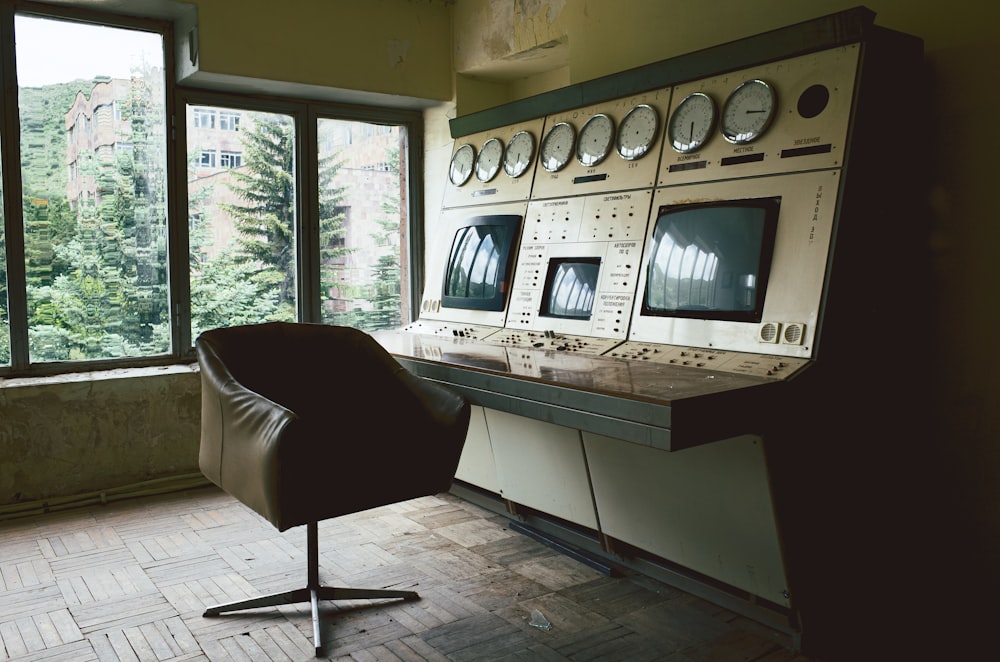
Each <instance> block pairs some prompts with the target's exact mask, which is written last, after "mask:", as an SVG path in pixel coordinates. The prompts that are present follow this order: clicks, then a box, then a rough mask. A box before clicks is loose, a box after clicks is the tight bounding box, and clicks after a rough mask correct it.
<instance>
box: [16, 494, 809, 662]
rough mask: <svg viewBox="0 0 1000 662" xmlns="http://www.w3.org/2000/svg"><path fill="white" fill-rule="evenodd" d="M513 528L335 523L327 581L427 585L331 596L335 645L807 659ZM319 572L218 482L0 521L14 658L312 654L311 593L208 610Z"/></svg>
mask: <svg viewBox="0 0 1000 662" xmlns="http://www.w3.org/2000/svg"><path fill="white" fill-rule="evenodd" d="M508 524H509V522H508V520H506V519H505V518H503V517H501V516H498V515H496V514H494V513H491V512H489V511H487V510H484V509H482V508H480V507H478V506H476V505H474V504H471V503H469V502H466V501H464V500H462V499H460V498H458V497H456V496H454V495H452V494H441V495H438V496H435V497H427V498H422V499H416V500H413V501H408V502H405V503H401V504H396V505H394V506H389V507H384V508H378V509H375V510H371V511H368V512H365V513H359V514H356V515H350V516H346V517H342V518H338V519H335V520H327V521H325V522H321V523H320V527H319V530H320V579H321V581H322V582H323V583H324V584H327V585H337V586H356V587H371V588H376V587H396V588H401V589H412V590H416V591H418V592H419V593H420V599H419V600H416V601H411V602H398V601H397V602H381V603H373V602H361V601H358V602H353V603H332V602H324V603H321V605H322V606H321V610H322V614H323V624H322V628H323V638H324V641H325V642H326V650H325V655H326V657H327V658H328V659H333V660H356V661H358V662H362V661H368V660H374V661H383V660H385V661H388V660H392V661H396V660H453V661H473V660H511V661H513V660H543V661H548V660H604V661H606V660H614V661H617V660H628V661H629V662H633V661H640V660H666V661H668V662H701V661H704V662H707V661H711V662H727V661H729V660H741V661H746V660H760V661H764V662H786V661H795V662H807V658H805V657H802V656H800V655H795V654H794V653H792V652H791V651H789V650H788V649H787V648H785V642H784V639H783V638H782V637H781V636H779V635H778V634H777V633H775V632H772V631H770V630H769V629H767V628H765V627H763V626H761V625H760V624H757V623H755V622H753V621H749V620H747V619H744V618H742V617H739V616H737V615H736V614H733V613H730V612H727V611H726V610H724V609H721V608H719V607H717V606H714V605H712V604H710V603H708V602H705V601H703V600H701V599H699V598H696V597H694V596H691V595H688V594H686V593H683V592H681V591H679V590H676V589H674V588H671V587H668V586H666V585H663V584H660V583H658V582H656V581H654V580H652V579H649V578H647V577H644V576H631V575H626V576H625V577H608V576H606V575H604V574H602V573H600V572H597V571H596V570H594V569H592V568H590V567H589V566H587V565H585V564H582V563H579V562H578V561H575V560H573V559H572V558H570V557H567V556H564V555H562V554H560V553H558V552H556V551H553V550H552V549H550V548H549V547H547V546H545V545H543V544H541V543H539V542H537V541H535V540H533V539H532V538H530V537H527V536H525V535H522V534H520V533H517V532H514V531H511V530H510V529H509V528H508V526H507V525H508ZM305 573H306V569H305V530H304V527H297V528H296V529H292V530H290V531H287V532H285V533H284V534H280V533H278V532H277V531H275V530H274V529H273V528H272V527H271V526H270V525H269V524H268V523H266V522H265V521H264V520H262V519H261V518H259V517H258V516H257V515H256V514H254V513H252V512H251V511H249V510H247V509H246V508H244V507H243V506H242V505H241V504H239V503H238V502H236V501H234V500H233V499H232V498H230V497H229V496H227V495H225V494H224V493H222V492H221V491H219V490H216V489H215V488H202V489H195V490H188V491H184V492H176V493H172V494H167V495H161V496H156V497H144V498H140V499H133V500H128V501H120V502H115V503H111V504H108V505H103V506H92V507H88V508H81V509H77V510H71V511H65V512H60V513H53V514H48V515H44V516H38V517H34V518H30V519H19V520H10V521H7V522H0V660H7V659H10V660H24V661H29V660H38V661H42V660H70V661H73V662H78V661H80V662H83V661H87V660H101V661H110V660H156V661H160V662H163V661H166V660H177V661H180V660H212V661H215V660H220V661H221V660H251V661H254V662H257V661H260V660H308V659H311V658H312V657H313V646H312V639H311V637H312V621H311V618H310V615H309V611H308V605H301V606H287V607H281V608H269V609H264V610H258V611H254V612H243V613H236V614H226V615H222V616H217V617H214V618H205V617H203V616H202V613H203V611H204V609H205V607H206V606H209V605H211V604H217V603H220V602H227V601H231V600H237V599H241V598H244V597H251V596H255V595H259V594H262V593H271V592H276V591H281V590H286V589H291V588H299V587H300V586H304V585H305V580H306V576H305ZM536 609H537V610H538V611H539V612H540V613H541V614H543V615H544V616H545V617H546V618H547V619H548V621H549V622H550V623H551V629H549V630H542V629H540V628H537V627H534V626H532V625H530V624H529V620H530V617H531V614H532V611H533V610H536Z"/></svg>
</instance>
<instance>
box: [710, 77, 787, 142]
mask: <svg viewBox="0 0 1000 662" xmlns="http://www.w3.org/2000/svg"><path fill="white" fill-rule="evenodd" d="M777 107H778V99H777V97H776V96H775V94H774V89H773V88H772V87H771V86H770V85H768V84H767V83H765V82H764V81H762V80H748V81H745V82H743V83H740V85H739V87H737V88H736V89H735V90H733V92H732V94H730V95H729V98H728V99H726V105H725V106H724V107H723V108H722V119H721V123H722V137H723V138H725V139H726V140H728V141H729V142H731V143H735V144H737V145H742V144H745V143H749V142H753V141H754V140H757V139H758V138H760V137H761V136H762V135H764V132H765V131H767V128H768V127H769V126H770V125H771V120H772V119H774V113H775V110H777Z"/></svg>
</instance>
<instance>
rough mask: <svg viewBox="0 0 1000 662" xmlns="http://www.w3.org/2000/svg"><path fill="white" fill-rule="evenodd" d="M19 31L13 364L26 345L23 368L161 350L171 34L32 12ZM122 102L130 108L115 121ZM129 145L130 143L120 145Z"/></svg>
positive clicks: (165, 331)
mask: <svg viewBox="0 0 1000 662" xmlns="http://www.w3.org/2000/svg"><path fill="white" fill-rule="evenodd" d="M14 31H15V35H16V37H17V39H16V43H15V46H14V48H15V54H16V58H17V72H16V73H17V81H18V85H19V94H18V99H17V100H16V103H17V104H18V111H19V116H20V128H21V132H20V137H19V139H20V147H21V163H20V174H21V188H22V190H21V196H20V197H21V198H23V199H24V200H25V201H26V202H27V203H26V204H24V205H22V208H21V215H22V218H21V228H20V232H19V233H18V235H17V236H14V237H8V241H16V242H18V243H19V244H20V243H21V242H22V238H23V244H21V246H23V253H24V261H23V265H16V266H15V265H11V264H7V268H8V274H14V272H15V271H16V272H17V276H15V278H13V279H11V280H12V282H11V285H12V286H14V287H16V288H17V289H16V290H14V289H13V288H12V291H11V292H10V293H9V297H8V298H9V305H10V311H9V314H10V316H11V319H12V320H13V321H12V325H11V326H12V329H14V330H15V331H16V333H12V334H11V338H10V344H9V345H8V346H6V347H4V348H3V352H4V358H5V359H6V360H7V362H8V363H10V362H11V359H12V353H11V350H14V349H16V350H17V351H16V352H15V353H14V356H16V357H17V362H16V363H17V365H16V367H19V368H22V367H24V366H25V365H28V364H44V363H54V362H65V361H83V360H100V359H119V358H124V357H140V356H142V357H147V356H156V355H165V354H167V353H169V352H170V349H171V345H170V333H169V329H170V326H169V309H168V290H167V286H166V285H167V275H166V272H167V254H166V237H167V209H166V187H165V183H166V177H167V157H166V153H167V150H166V125H167V123H166V118H167V113H166V99H167V96H166V79H165V76H164V48H163V37H162V34H161V33H158V32H155V31H148V30H139V29H132V28H128V27H119V26H115V27H112V26H105V25H95V24H91V23H81V22H76V21H69V20H63V19H61V18H58V17H50V16H39V15H33V14H26V13H25V14H17V15H15V17H14ZM96 43H103V44H114V45H115V51H114V52H113V54H107V52H106V51H102V50H98V49H95V48H93V44H96ZM53 44H59V48H53ZM102 53H103V54H102ZM74 81H75V82H76V83H75V84H73V85H70V84H69V83H73V82H74ZM81 81H82V82H81ZM81 85H83V86H84V87H82V88H81V87H80V86H81ZM114 103H117V104H118V105H119V106H121V107H122V113H121V119H120V120H117V121H116V120H115V119H114V118H115V113H114V112H113V110H112V104H114ZM137 120H141V121H137ZM67 127H68V130H67ZM6 138H7V139H8V140H9V139H10V136H6ZM119 141H123V142H128V143H130V144H131V145H132V150H130V151H124V152H123V151H119V150H118V148H117V143H118V142H119ZM5 142H6V141H5ZM67 164H71V167H70V168H67V167H66V166H67ZM6 165H7V166H8V167H9V166H10V162H9V161H8V162H6ZM74 200H76V201H79V203H78V204H76V205H73V204H71V201H74ZM7 227H8V229H9V228H10V222H9V221H8V225H7ZM8 247H9V246H8ZM22 273H23V281H22V278H21V274H22ZM5 303H8V302H5ZM4 313H5V314H4V317H5V318H6V317H7V314H8V311H4ZM25 341H26V342H25Z"/></svg>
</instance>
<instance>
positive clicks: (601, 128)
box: [576, 113, 615, 168]
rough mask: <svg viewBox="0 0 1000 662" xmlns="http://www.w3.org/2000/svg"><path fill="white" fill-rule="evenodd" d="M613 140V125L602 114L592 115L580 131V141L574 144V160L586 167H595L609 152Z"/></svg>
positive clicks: (609, 119)
mask: <svg viewBox="0 0 1000 662" xmlns="http://www.w3.org/2000/svg"><path fill="white" fill-rule="evenodd" d="M614 139H615V123H614V122H613V121H612V120H611V118H610V117H608V116H607V115H605V114H604V113H598V114H597V115H594V116H593V117H591V118H590V119H589V120H587V123H586V124H584V125H583V128H582V129H580V139H579V140H577V142H576V160H577V161H579V162H580V163H582V164H583V165H585V166H587V167H588V168H589V167H590V166H595V165H597V164H598V163H600V162H601V161H603V160H604V157H605V156H607V155H608V152H609V151H611V142H612V141H613V140H614Z"/></svg>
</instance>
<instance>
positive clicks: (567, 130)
mask: <svg viewBox="0 0 1000 662" xmlns="http://www.w3.org/2000/svg"><path fill="white" fill-rule="evenodd" d="M575 139H576V130H575V129H574V128H573V125H572V124H569V123H567V122H559V123H558V124H556V125H555V126H553V127H552V129H551V130H550V131H549V132H548V133H547V134H545V137H544V138H543V139H542V145H541V147H540V148H539V157H540V158H541V160H542V167H543V168H545V169H546V170H548V171H549V172H558V171H560V170H562V169H563V168H565V167H566V164H567V163H569V159H570V157H571V156H573V141H574V140H575Z"/></svg>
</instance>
